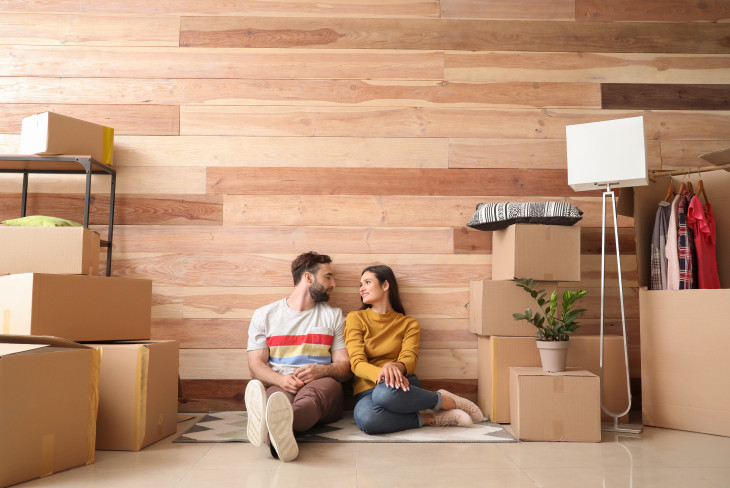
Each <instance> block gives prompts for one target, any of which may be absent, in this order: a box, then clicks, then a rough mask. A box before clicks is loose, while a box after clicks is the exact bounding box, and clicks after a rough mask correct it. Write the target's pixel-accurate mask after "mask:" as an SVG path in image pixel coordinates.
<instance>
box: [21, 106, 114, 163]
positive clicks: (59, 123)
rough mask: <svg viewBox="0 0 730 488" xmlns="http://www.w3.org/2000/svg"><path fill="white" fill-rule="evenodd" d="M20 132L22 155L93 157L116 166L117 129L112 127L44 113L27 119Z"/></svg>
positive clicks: (52, 113)
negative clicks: (114, 154) (113, 162)
mask: <svg viewBox="0 0 730 488" xmlns="http://www.w3.org/2000/svg"><path fill="white" fill-rule="evenodd" d="M20 130H21V132H20V152H21V153H22V154H37V155H41V156H48V155H55V154H73V155H90V156H91V157H92V158H93V159H95V160H97V161H99V162H100V163H104V164H108V165H111V164H112V151H113V148H114V129H112V128H111V127H106V126H103V125H99V124H93V123H91V122H86V121H85V120H80V119H76V118H73V117H68V116H66V115H60V114H57V113H54V112H43V113H40V114H35V115H30V116H28V117H25V118H24V119H23V122H22V124H21V129H20Z"/></svg>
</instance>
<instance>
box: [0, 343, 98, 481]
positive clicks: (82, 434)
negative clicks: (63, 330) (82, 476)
mask: <svg viewBox="0 0 730 488" xmlns="http://www.w3.org/2000/svg"><path fill="white" fill-rule="evenodd" d="M98 382H99V353H98V351H97V350H95V349H94V348H91V347H88V346H84V345H81V344H76V343H73V342H70V341H66V340H63V339H59V338H55V337H31V336H10V335H0V460H2V461H1V462H0V487H4V486H10V485H13V484H16V483H21V482H23V481H27V480H31V479H35V478H39V477H44V476H48V475H51V474H53V473H56V472H58V471H63V470H65V469H69V468H74V467H76V466H83V465H86V464H91V463H93V462H94V446H95V439H96V431H95V429H96V414H97V406H98V385H99V383H98Z"/></svg>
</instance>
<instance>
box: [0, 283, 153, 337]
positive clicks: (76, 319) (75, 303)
mask: <svg viewBox="0 0 730 488" xmlns="http://www.w3.org/2000/svg"><path fill="white" fill-rule="evenodd" d="M0 314H2V315H0V317H2V322H1V323H0V332H2V333H3V334H31V335H53V336H57V337H63V338H65V339H69V340H72V341H81V342H83V341H113V340H146V339H149V338H150V334H151V315H152V281H150V280H145V279H134V278H110V277H106V276H75V275H58V274H42V273H23V274H13V275H6V276H0Z"/></svg>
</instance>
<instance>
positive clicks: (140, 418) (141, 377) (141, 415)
mask: <svg viewBox="0 0 730 488" xmlns="http://www.w3.org/2000/svg"><path fill="white" fill-rule="evenodd" d="M149 362H150V350H149V349H147V348H146V347H144V346H140V347H139V348H137V371H136V374H137V377H136V379H135V388H134V407H135V408H134V447H135V449H141V448H142V443H143V442H144V433H145V430H146V428H147V425H146V424H147V372H148V371H149Z"/></svg>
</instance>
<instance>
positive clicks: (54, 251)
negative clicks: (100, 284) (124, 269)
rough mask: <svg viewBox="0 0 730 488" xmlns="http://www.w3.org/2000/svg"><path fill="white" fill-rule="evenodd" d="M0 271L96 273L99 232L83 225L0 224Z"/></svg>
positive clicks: (2, 272) (92, 274)
mask: <svg viewBox="0 0 730 488" xmlns="http://www.w3.org/2000/svg"><path fill="white" fill-rule="evenodd" d="M0 249H2V250H3V252H2V253H0V274H12V273H56V274H79V275H90V276H98V275H99V251H100V248H99V234H98V233H97V232H94V231H93V230H89V229H86V228H84V227H15V226H5V225H0Z"/></svg>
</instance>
